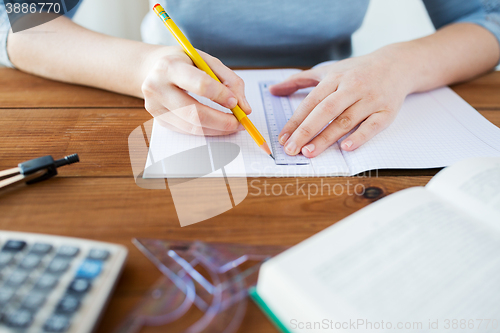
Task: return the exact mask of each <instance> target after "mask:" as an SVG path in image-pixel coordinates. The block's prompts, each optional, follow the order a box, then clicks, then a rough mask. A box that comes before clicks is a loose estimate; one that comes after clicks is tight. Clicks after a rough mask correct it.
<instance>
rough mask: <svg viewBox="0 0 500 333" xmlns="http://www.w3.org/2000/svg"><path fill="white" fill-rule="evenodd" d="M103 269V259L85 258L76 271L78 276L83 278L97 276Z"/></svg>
mask: <svg viewBox="0 0 500 333" xmlns="http://www.w3.org/2000/svg"><path fill="white" fill-rule="evenodd" d="M101 270H102V261H97V260H88V259H87V260H84V261H83V263H82V264H81V265H80V267H79V268H78V271H77V272H76V277H79V278H83V279H93V278H95V277H97V276H98V275H99V274H100V273H101Z"/></svg>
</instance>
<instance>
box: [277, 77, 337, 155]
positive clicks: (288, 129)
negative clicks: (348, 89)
mask: <svg viewBox="0 0 500 333" xmlns="http://www.w3.org/2000/svg"><path fill="white" fill-rule="evenodd" d="M337 87H338V83H337V82H332V81H329V80H323V81H321V82H320V83H319V84H318V86H317V87H316V88H314V89H313V91H311V92H310V93H309V94H308V95H307V96H306V98H305V99H304V100H303V101H302V102H301V103H300V104H299V106H298V107H297V110H295V112H294V113H293V115H292V117H291V118H290V120H289V121H288V122H287V123H286V124H285V126H284V127H283V129H282V130H281V132H280V135H279V142H280V143H281V144H282V145H284V144H285V143H286V142H287V140H288V139H289V138H290V136H291V135H292V133H293V132H294V131H295V130H296V129H297V128H298V127H299V126H300V124H302V122H303V121H304V119H306V117H307V116H308V115H309V114H310V113H311V111H312V110H313V109H314V108H315V107H316V106H317V105H318V104H319V103H321V102H322V101H323V100H324V99H325V98H326V97H327V96H328V95H330V94H332V93H334V92H335V91H336V90H337ZM323 125H326V123H325V124H323Z"/></svg>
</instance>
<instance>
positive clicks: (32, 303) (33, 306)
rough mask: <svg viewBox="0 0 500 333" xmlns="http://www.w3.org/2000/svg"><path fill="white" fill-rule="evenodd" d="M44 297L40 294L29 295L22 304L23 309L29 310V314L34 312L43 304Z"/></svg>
mask: <svg viewBox="0 0 500 333" xmlns="http://www.w3.org/2000/svg"><path fill="white" fill-rule="evenodd" d="M45 300H46V297H45V295H44V294H42V293H36V292H35V293H30V294H28V295H27V296H26V297H25V298H24V300H23V303H22V307H23V309H26V310H30V311H31V312H36V311H37V310H38V309H39V308H40V307H42V305H43V304H44V303H45Z"/></svg>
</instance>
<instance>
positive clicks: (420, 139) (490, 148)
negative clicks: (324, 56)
mask: <svg viewBox="0 0 500 333" xmlns="http://www.w3.org/2000/svg"><path fill="white" fill-rule="evenodd" d="M236 72H237V74H238V75H239V76H240V77H241V78H242V79H243V80H244V81H245V86H246V88H245V93H246V97H247V99H248V101H249V103H250V105H251V106H252V110H253V112H252V114H251V115H250V116H249V118H250V120H251V121H252V122H253V123H254V125H255V126H256V127H257V128H258V129H259V131H260V132H261V133H262V135H263V136H264V138H266V140H267V141H268V142H269V135H268V130H267V124H266V117H265V114H264V107H263V103H262V97H261V95H260V89H259V82H262V81H270V80H276V81H282V80H284V79H285V78H287V77H288V76H290V75H292V74H294V73H297V72H298V70H295V69H275V70H243V71H236ZM307 92H308V90H304V91H300V92H298V93H296V94H294V95H292V96H291V97H290V99H291V103H292V107H293V108H294V109H295V108H296V107H297V106H298V105H299V104H300V102H301V101H302V100H303V99H304V98H305V96H306V95H307ZM198 99H199V100H200V101H201V102H203V103H205V104H207V105H210V106H211V107H214V108H216V109H219V110H224V111H225V112H230V111H229V110H227V109H224V108H222V107H220V106H218V105H216V104H215V103H213V102H211V101H209V100H207V99H203V98H198ZM210 142H232V143H235V144H237V145H238V146H239V147H240V148H241V151H242V154H243V159H244V164H245V170H242V171H241V172H239V171H237V170H231V171H228V172H227V176H229V177H242V176H245V175H246V176H248V177H312V176H316V177H318V176H346V175H354V174H358V173H360V172H363V171H367V170H374V169H418V168H435V167H445V166H449V165H451V164H453V163H455V162H457V161H459V160H462V159H465V158H470V157H488V156H491V157H493V156H500V129H499V128H497V127H496V126H495V125H493V124H491V123H490V122H489V121H488V120H486V119H485V118H484V117H482V116H481V115H480V114H479V113H478V112H477V111H476V110H474V109H473V108H472V107H471V106H470V105H469V104H467V103H466V102H465V101H464V100H462V99H461V98H460V97H459V96H458V95H457V94H455V93H454V92H453V91H452V90H451V89H449V88H441V89H438V90H435V91H432V92H428V93H421V94H414V95H410V96H408V98H407V99H406V101H405V103H404V105H403V107H402V109H401V111H400V112H399V114H398V116H397V118H396V120H395V121H394V123H393V124H392V125H391V126H389V128H387V129H386V130H385V131H383V132H382V133H380V134H378V135H377V136H375V137H374V138H373V139H372V140H370V141H369V142H368V143H366V144H365V145H363V146H362V147H360V148H358V149H357V150H355V151H353V152H345V151H342V150H341V149H340V145H339V143H336V144H333V145H332V146H331V147H330V148H328V149H327V150H326V151H325V152H323V153H322V154H321V155H320V156H318V157H316V158H314V159H312V160H311V164H310V165H293V166H292V165H289V166H278V165H276V164H275V163H274V161H273V160H272V159H271V158H270V157H269V156H267V155H266V154H265V153H263V152H262V150H261V149H260V148H259V147H258V146H257V145H256V144H255V142H254V141H253V140H252V138H251V137H250V136H249V135H248V133H246V132H239V133H236V134H233V135H229V136H221V137H206V138H204V137H199V136H198V137H197V136H190V135H185V134H180V133H176V132H174V131H171V130H169V129H167V128H165V127H162V126H161V125H159V123H158V122H155V124H154V126H153V133H152V138H151V143H150V153H149V158H148V162H147V164H146V166H147V167H148V166H151V165H152V164H153V163H152V162H153V161H156V162H157V161H162V160H163V159H165V158H167V157H169V156H172V155H174V154H177V153H180V152H183V151H186V150H188V149H190V148H194V147H198V146H202V145H205V144H207V143H210ZM339 142H340V141H339ZM162 169H164V168H160V167H156V168H150V169H146V170H145V172H144V178H163V177H166V176H167V175H165V174H163V173H162ZM186 176H188V175H186Z"/></svg>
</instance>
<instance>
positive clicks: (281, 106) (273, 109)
mask: <svg viewBox="0 0 500 333" xmlns="http://www.w3.org/2000/svg"><path fill="white" fill-rule="evenodd" d="M276 83H277V82H272V81H266V82H260V83H259V87H260V94H261V96H262V102H263V104H264V112H265V114H266V122H267V129H268V131H269V139H270V140H271V149H272V150H273V155H274V158H275V160H276V164H277V165H307V164H310V163H311V161H310V159H308V158H307V157H305V156H304V155H302V154H299V155H296V156H290V155H287V153H285V150H284V148H283V146H282V145H281V144H280V143H279V140H278V137H279V134H280V132H281V130H282V129H283V127H285V124H286V123H287V122H288V120H290V118H291V117H292V115H293V110H292V106H291V104H290V100H289V99H288V97H278V96H274V95H273V94H271V93H270V92H269V86H271V85H273V84H276Z"/></svg>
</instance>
